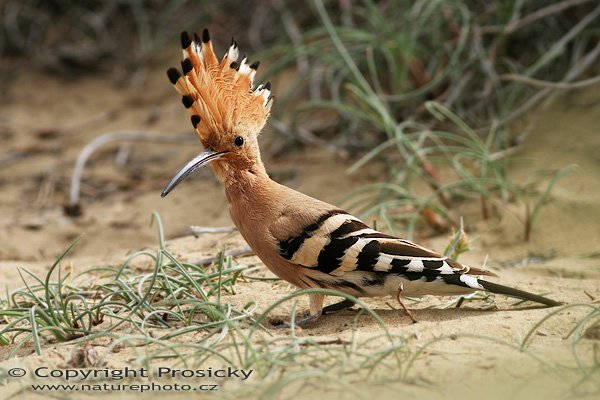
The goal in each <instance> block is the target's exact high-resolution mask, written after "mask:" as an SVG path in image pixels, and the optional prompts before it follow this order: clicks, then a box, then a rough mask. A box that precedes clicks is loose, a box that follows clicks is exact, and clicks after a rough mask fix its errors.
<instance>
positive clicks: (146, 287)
mask: <svg viewBox="0 0 600 400" xmlns="http://www.w3.org/2000/svg"><path fill="white" fill-rule="evenodd" d="M153 218H154V220H155V222H156V226H157V228H156V229H157V231H158V249H157V250H156V251H141V252H138V253H135V254H133V255H131V256H130V257H129V258H128V259H127V260H126V261H125V262H124V263H123V264H122V265H121V266H118V267H112V266H102V267H94V268H91V269H89V270H86V271H84V272H82V273H80V274H77V275H75V276H74V275H73V273H72V272H71V268H70V267H68V266H67V267H66V268H65V267H64V266H62V264H63V263H64V262H65V259H66V257H67V256H68V253H69V251H70V250H71V249H72V247H73V246H75V245H76V241H75V242H74V243H72V244H71V245H70V246H69V247H68V248H67V250H65V252H64V253H63V254H61V255H60V257H58V258H57V260H56V262H55V263H53V265H52V266H51V267H50V269H49V271H48V273H47V275H46V276H45V277H44V278H43V279H38V278H36V277H35V276H34V275H33V274H30V273H28V272H26V271H25V270H22V277H23V281H24V287H23V288H21V289H17V290H14V291H12V292H10V293H8V294H7V296H6V298H5V299H4V300H3V302H2V308H1V309H0V318H1V319H0V320H1V321H3V322H2V324H1V325H0V345H2V346H5V347H8V348H10V351H9V353H8V357H9V358H10V357H14V356H17V355H18V356H20V357H23V356H26V355H27V354H31V352H34V353H37V354H40V355H43V354H45V348H47V347H48V346H52V345H53V344H58V343H65V344H67V343H70V344H74V345H81V344H83V343H91V344H92V345H94V343H96V342H97V341H101V342H103V343H106V339H109V343H108V345H105V346H106V347H105V351H103V353H102V354H101V357H100V361H99V364H98V366H102V365H104V363H105V362H107V361H109V360H110V359H111V355H112V354H113V353H112V351H113V350H116V349H119V348H122V347H125V349H126V350H122V349H121V350H119V351H128V354H131V357H132V358H130V360H129V361H128V365H130V366H131V365H134V366H145V367H146V368H150V367H151V366H153V365H157V364H158V365H161V366H164V365H176V366H180V367H186V368H198V367H201V366H204V367H205V366H209V365H212V366H219V365H227V366H232V367H235V368H244V369H253V370H254V374H255V377H257V379H255V380H253V381H252V382H247V383H244V384H240V385H238V386H236V385H235V384H231V385H230V386H227V385H226V390H224V391H223V392H222V393H221V394H222V395H224V396H233V397H237V396H240V395H244V394H245V395H248V396H250V397H253V398H257V397H258V398H282V397H290V398H291V397H294V396H295V395H297V394H299V393H300V392H302V390H303V389H304V388H307V387H321V388H327V390H330V391H332V392H338V393H346V391H347V389H348V387H352V386H353V385H356V383H357V382H370V383H372V384H376V383H379V384H383V383H384V382H387V383H393V384H394V385H396V386H395V387H399V386H398V385H400V387H404V388H406V390H408V391H410V390H416V389H417V388H418V389H419V390H435V385H434V386H431V385H430V384H429V383H427V384H425V383H423V382H420V381H419V379H416V378H417V377H418V376H419V375H420V372H419V371H420V370H419V369H418V368H417V367H415V366H416V365H417V364H419V363H421V362H422V361H423V360H424V358H425V357H426V354H429V353H431V352H434V353H435V351H436V350H435V349H436V348H438V346H440V345H442V346H443V342H444V341H446V340H464V341H465V343H466V344H468V343H473V342H474V341H484V342H490V343H495V344H496V345H500V346H502V347H506V349H507V351H512V352H515V354H517V353H522V354H524V355H525V356H526V357H528V358H531V359H532V360H535V362H536V363H539V364H540V366H543V367H544V368H549V369H550V371H552V373H558V372H560V371H562V370H565V371H569V372H570V373H575V374H577V376H578V377H579V381H580V382H585V385H586V386H585V387H586V390H590V389H589V388H588V386H590V385H591V386H592V387H595V386H594V385H595V384H594V382H596V380H595V379H596V378H597V376H598V373H600V363H599V361H600V357H599V356H598V348H597V346H592V349H593V351H594V352H595V353H594V356H593V357H592V358H591V359H590V357H588V356H587V354H582V351H583V352H587V351H588V350H584V349H588V348H589V344H588V343H586V341H589V339H588V338H587V337H588V336H590V335H589V334H588V329H590V327H593V326H594V325H598V324H599V323H600V308H599V307H598V305H595V304H571V305H568V306H565V307H562V308H558V309H554V310H551V311H550V312H549V313H548V315H547V316H546V317H544V318H543V319H541V320H540V321H539V322H538V323H536V324H534V325H533V326H532V328H531V329H530V331H529V333H527V334H526V335H525V337H523V338H522V339H520V340H516V341H504V340H499V339H497V338H494V337H486V336H480V335H469V334H454V335H450V334H449V335H446V336H443V337H438V338H435V339H432V340H427V341H424V342H423V341H419V340H417V339H415V338H414V337H412V336H410V335H407V334H405V333H402V329H397V328H392V327H391V326H388V325H387V324H386V322H385V321H384V319H382V317H381V316H379V315H378V314H377V313H376V312H374V311H373V310H371V309H370V308H369V306H368V304H366V303H364V302H363V301H361V300H359V299H354V298H352V297H351V296H347V295H344V294H343V293H340V292H336V291H331V290H321V289H310V290H300V291H296V292H293V293H290V294H289V295H286V296H283V297H282V298H281V299H280V300H278V301H276V302H274V303H272V304H270V305H268V306H267V307H262V308H259V307H258V305H257V304H256V303H255V302H253V301H250V302H248V303H247V304H245V305H244V306H243V307H240V306H236V305H235V304H238V302H236V301H235V300H236V296H239V295H237V294H236V286H239V285H240V282H242V281H244V282H246V283H248V284H252V283H251V282H256V278H257V276H256V267H255V266H249V265H244V264H238V263H236V262H235V261H234V260H232V259H231V258H230V257H225V256H224V253H223V252H221V253H220V255H219V257H217V259H216V261H215V263H214V264H213V265H212V266H209V267H207V266H198V265H194V264H189V263H185V262H182V261H179V260H177V258H175V257H174V256H173V254H172V253H170V252H169V251H168V250H167V249H166V247H165V239H164V237H163V233H162V225H161V222H160V218H159V217H158V215H157V214H154V217H153ZM467 250H468V241H467V239H466V237H465V235H464V231H462V230H459V231H457V232H456V234H455V236H454V237H453V239H452V240H451V241H450V243H449V245H448V248H447V253H448V254H453V255H454V256H455V257H458V255H459V254H460V253H462V252H464V251H467ZM140 259H142V260H146V261H148V267H147V268H146V267H144V268H141V267H140V266H139V265H138V266H137V267H133V265H134V264H136V261H140ZM144 270H145V271H147V272H144ZM312 292H318V293H323V294H326V295H332V296H338V297H345V298H350V299H352V300H355V301H356V302H357V304H358V306H359V307H360V309H361V310H360V311H359V312H358V313H356V314H355V315H354V316H348V325H347V328H348V330H347V331H346V332H344V333H339V334H329V335H325V336H323V337H320V336H314V337H313V336H311V335H306V333H304V332H303V333H301V332H300V331H298V328H297V327H295V324H294V318H292V319H291V321H290V322H291V327H290V329H289V330H285V331H280V330H273V329H271V328H269V324H266V323H265V322H266V321H267V320H268V318H269V316H270V315H273V312H274V311H275V310H277V308H278V307H279V306H281V305H283V304H285V303H287V304H291V310H292V312H291V314H292V316H294V315H295V314H296V312H297V306H296V300H297V299H298V298H299V297H300V296H305V295H307V294H309V293H312ZM465 301H467V302H468V303H469V304H470V305H473V306H475V307H477V308H484V309H485V308H490V307H492V306H493V296H492V297H490V296H488V295H482V294H475V295H473V296H469V297H467V298H466V299H464V300H460V301H459V300H458V299H457V301H455V302H451V303H448V304H447V305H446V306H442V308H447V307H458V306H460V305H461V304H463V303H464V302H465ZM458 302H460V304H457V303H458ZM574 309H578V310H582V309H585V310H588V311H587V314H584V316H583V318H581V319H580V320H578V321H577V322H575V324H574V325H573V326H572V327H570V328H569V330H570V333H569V334H568V335H567V336H566V337H565V340H571V347H572V355H573V357H572V360H565V362H564V363H561V364H559V365H556V364H555V363H554V362H553V361H550V360H547V359H546V358H545V357H543V356H540V355H538V354H537V350H538V349H539V347H536V346H535V341H536V335H535V333H536V332H537V331H538V330H539V329H540V328H542V327H543V326H545V325H547V324H550V323H551V321H552V319H553V318H555V317H557V316H560V315H564V313H569V312H571V311H572V310H574ZM398 312H400V311H398ZM441 312H442V311H441ZM490 312H491V311H490ZM363 316H368V317H369V319H370V320H371V321H372V324H374V325H375V326H378V327H379V332H378V333H372V334H367V335H365V334H360V332H361V328H360V326H361V325H362V324H364V321H365V319H364V317H363ZM325 318H327V317H325ZM359 320H360V321H362V322H361V324H360V325H359ZM166 363H168V364H166ZM421 384H424V385H425V387H427V388H428V389H424V388H423V387H421ZM411 388H412V389H411Z"/></svg>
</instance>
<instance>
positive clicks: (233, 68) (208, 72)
mask: <svg viewBox="0 0 600 400" xmlns="http://www.w3.org/2000/svg"><path fill="white" fill-rule="evenodd" d="M181 47H182V48H183V61H182V62H181V67H182V70H183V74H182V73H181V72H179V71H178V70H177V69H176V68H169V69H168V70H167V75H168V76H169V80H170V81H171V83H172V84H173V85H174V86H175V89H176V90H177V91H178V92H179V94H181V96H182V102H183V105H184V106H185V107H186V108H187V110H188V111H189V113H190V115H191V120H192V125H193V126H194V129H195V130H196V133H197V134H198V136H199V137H200V140H202V141H203V143H204V144H205V145H206V143H207V142H208V138H209V137H210V136H211V135H220V134H222V133H225V132H232V131H233V130H238V129H242V130H244V131H246V132H249V133H250V132H251V133H254V134H256V135H258V133H259V132H260V130H261V129H262V128H263V126H264V125H265V123H266V122H267V118H268V116H269V110H270V109H271V104H272V98H273V97H272V96H271V91H270V89H271V84H270V83H269V82H267V83H266V84H264V85H258V87H256V88H254V87H253V83H252V82H253V79H254V75H255V74H256V69H257V68H258V65H259V63H258V61H257V62H254V63H252V64H249V63H248V58H247V57H246V55H244V56H242V60H241V61H238V57H239V50H238V46H237V43H236V41H235V40H234V39H232V40H231V46H230V47H229V49H228V50H227V52H226V53H225V55H224V56H223V58H222V59H221V61H219V60H218V59H217V56H216V55H215V52H214V50H213V45H212V42H211V40H210V35H209V33H208V30H206V29H204V31H203V32H202V38H200V37H199V36H198V35H196V34H195V33H194V35H193V39H192V38H191V37H190V35H189V34H188V33H187V32H182V33H181Z"/></svg>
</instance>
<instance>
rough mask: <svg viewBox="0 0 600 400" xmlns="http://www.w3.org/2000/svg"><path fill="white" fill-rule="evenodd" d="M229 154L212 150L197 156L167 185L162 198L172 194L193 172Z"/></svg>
mask: <svg viewBox="0 0 600 400" xmlns="http://www.w3.org/2000/svg"><path fill="white" fill-rule="evenodd" d="M226 153H228V152H227V151H221V152H219V153H216V152H214V151H213V150H211V149H206V150H205V151H204V152H202V153H201V154H199V155H197V156H196V157H195V158H194V159H193V160H191V161H190V162H189V163H187V164H186V165H185V166H184V167H183V168H181V169H180V170H179V172H178V173H176V174H175V176H174V177H173V178H172V179H171V180H170V181H169V183H167V186H165V188H164V189H163V191H162V193H161V195H160V196H161V197H165V196H166V195H168V194H169V192H171V190H173V189H175V186H177V185H179V184H180V183H181V182H182V181H183V180H184V179H185V178H187V177H188V176H190V175H191V174H192V172H194V171H195V170H197V169H198V168H201V167H203V166H205V165H206V164H208V163H210V162H211V161H215V160H218V159H219V158H221V157H222V156H223V155H224V154H226Z"/></svg>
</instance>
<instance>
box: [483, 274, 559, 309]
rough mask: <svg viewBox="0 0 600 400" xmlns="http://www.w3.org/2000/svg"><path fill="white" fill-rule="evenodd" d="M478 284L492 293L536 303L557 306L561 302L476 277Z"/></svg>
mask: <svg viewBox="0 0 600 400" xmlns="http://www.w3.org/2000/svg"><path fill="white" fill-rule="evenodd" d="M477 282H478V283H479V285H481V286H482V287H483V288H484V289H485V290H487V291H490V292H492V293H497V294H503V295H505V296H510V297H516V298H518V299H523V300H530V301H535V302H536V303H540V304H544V305H547V306H548V307H557V306H560V305H562V304H563V303H561V302H558V301H555V300H552V299H549V298H547V297H544V296H540V295H537V294H533V293H529V292H526V291H524V290H519V289H515V288H511V287H508V286H504V285H499V284H497V283H494V282H489V281H484V280H483V279H477Z"/></svg>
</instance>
